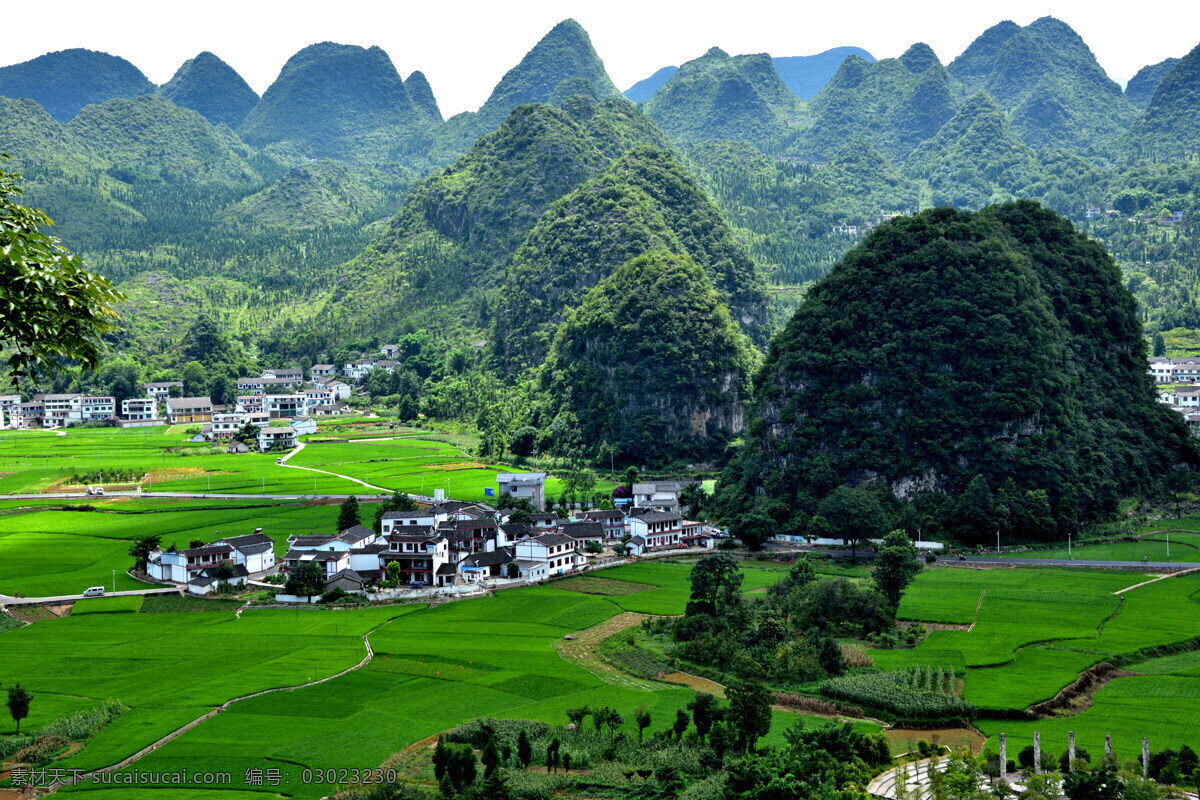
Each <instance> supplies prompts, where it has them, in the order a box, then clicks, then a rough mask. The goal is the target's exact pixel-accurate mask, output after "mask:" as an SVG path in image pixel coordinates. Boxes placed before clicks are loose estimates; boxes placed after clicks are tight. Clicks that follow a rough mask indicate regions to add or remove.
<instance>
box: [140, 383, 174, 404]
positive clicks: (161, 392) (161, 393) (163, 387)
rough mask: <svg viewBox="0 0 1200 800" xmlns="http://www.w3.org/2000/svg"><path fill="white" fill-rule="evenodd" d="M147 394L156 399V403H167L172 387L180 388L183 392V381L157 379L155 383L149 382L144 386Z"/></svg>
mask: <svg viewBox="0 0 1200 800" xmlns="http://www.w3.org/2000/svg"><path fill="white" fill-rule="evenodd" d="M144 388H145V390H146V396H147V397H149V398H150V399H152V400H154V402H156V403H165V402H166V400H167V398H168V397H170V396H171V389H172V388H175V389H178V390H179V393H180V394H182V393H183V381H156V382H155V383H147V384H146V385H145V386H144Z"/></svg>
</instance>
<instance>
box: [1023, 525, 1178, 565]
mask: <svg viewBox="0 0 1200 800" xmlns="http://www.w3.org/2000/svg"><path fill="white" fill-rule="evenodd" d="M1167 536H1168V535H1167V534H1165V533H1152V534H1148V535H1146V536H1143V537H1142V538H1140V539H1139V540H1138V541H1136V542H1110V543H1105V544H1090V545H1083V546H1080V547H1074V548H1071V550H1070V555H1071V556H1073V557H1074V558H1077V559H1080V560H1092V561H1141V560H1142V559H1143V558H1145V559H1146V560H1148V561H1167V560H1168V559H1169V560H1171V561H1181V562H1185V563H1187V562H1200V533H1187V532H1183V531H1175V532H1173V533H1171V534H1170V541H1169V542H1168V541H1167ZM1067 556H1068V550H1067V548H1066V547H1060V548H1055V549H1052V550H1030V551H1029V552H1026V553H1013V557H1014V558H1067Z"/></svg>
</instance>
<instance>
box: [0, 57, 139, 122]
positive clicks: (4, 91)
mask: <svg viewBox="0 0 1200 800" xmlns="http://www.w3.org/2000/svg"><path fill="white" fill-rule="evenodd" d="M152 91H154V84H153V83H151V82H150V81H149V79H147V78H146V76H145V75H143V74H142V71H141V70H139V69H138V68H137V67H135V66H134V65H133V64H130V63H129V62H128V61H126V60H125V59H123V58H119V57H118V56H110V55H109V54H108V53H100V52H97V51H95V50H84V49H82V48H74V49H71V50H59V51H58V52H55V53H47V54H46V55H43V56H38V57H37V58H34V59H31V60H29V61H24V62H22V63H20V64H13V65H12V66H8V67H0V96H3V97H11V98H14V99H18V98H22V97H28V98H30V99H32V100H35V101H36V102H37V103H38V105H40V106H41V107H42V108H44V109H46V111H47V112H49V113H50V116H52V117H54V118H55V119H56V120H58V121H59V122H67V121H68V120H70V119H71V118H72V117H74V116H75V115H76V114H77V113H79V109H81V108H83V107H84V106H86V105H91V104H92V103H103V102H104V101H106V100H111V99H112V98H114V97H137V96H138V95H140V94H145V93H146V92H152Z"/></svg>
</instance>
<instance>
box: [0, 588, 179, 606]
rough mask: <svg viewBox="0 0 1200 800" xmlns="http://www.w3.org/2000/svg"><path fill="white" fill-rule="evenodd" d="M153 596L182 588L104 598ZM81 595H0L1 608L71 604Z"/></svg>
mask: <svg viewBox="0 0 1200 800" xmlns="http://www.w3.org/2000/svg"><path fill="white" fill-rule="evenodd" d="M152 594H180V588H179V587H178V586H176V587H169V588H165V589H164V588H147V589H129V590H126V591H121V592H109V591H105V592H104V595H103V596H104V597H135V596H139V595H140V596H141V597H148V596H149V595H152ZM85 599H87V598H85V597H84V596H83V595H81V594H60V595H54V596H52V597H11V596H9V595H6V594H0V606H13V605H26V604H31V603H70V602H71V601H73V600H85Z"/></svg>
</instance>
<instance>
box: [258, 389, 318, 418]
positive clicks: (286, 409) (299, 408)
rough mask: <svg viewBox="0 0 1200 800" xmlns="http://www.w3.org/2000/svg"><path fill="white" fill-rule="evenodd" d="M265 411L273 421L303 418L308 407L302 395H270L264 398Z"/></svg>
mask: <svg viewBox="0 0 1200 800" xmlns="http://www.w3.org/2000/svg"><path fill="white" fill-rule="evenodd" d="M263 410H264V411H266V412H267V413H268V414H270V415H271V419H283V418H284V417H296V416H302V415H303V414H305V413H306V412H307V411H308V405H307V403H306V401H305V399H304V395H302V394H268V395H264V396H263Z"/></svg>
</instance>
